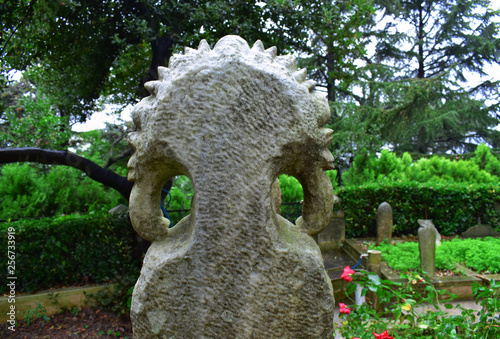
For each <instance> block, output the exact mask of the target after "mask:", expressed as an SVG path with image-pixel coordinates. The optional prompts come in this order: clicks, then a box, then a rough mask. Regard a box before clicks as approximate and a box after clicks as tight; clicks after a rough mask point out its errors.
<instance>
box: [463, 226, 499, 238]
mask: <svg viewBox="0 0 500 339" xmlns="http://www.w3.org/2000/svg"><path fill="white" fill-rule="evenodd" d="M498 236H500V232H498V231H495V229H494V228H493V227H491V226H490V225H476V226H473V227H469V229H468V230H467V231H465V232H464V233H462V237H464V238H484V237H498Z"/></svg>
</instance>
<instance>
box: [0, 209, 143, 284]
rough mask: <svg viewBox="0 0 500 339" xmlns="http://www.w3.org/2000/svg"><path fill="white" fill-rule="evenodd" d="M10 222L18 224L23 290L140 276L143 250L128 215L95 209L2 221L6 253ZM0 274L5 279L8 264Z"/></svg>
mask: <svg viewBox="0 0 500 339" xmlns="http://www.w3.org/2000/svg"><path fill="white" fill-rule="evenodd" d="M11 227H12V228H14V230H15V242H16V267H15V274H16V275H15V276H17V277H19V279H18V280H17V284H16V289H17V291H19V292H32V291H37V290H41V289H47V288H53V287H62V286H70V285H80V284H87V283H108V282H119V281H122V280H124V279H137V277H138V276H139V273H140V267H141V255H140V254H139V253H137V252H136V250H135V249H134V244H133V239H134V236H135V233H134V231H133V229H132V226H131V224H130V221H129V220H128V219H124V218H118V217H112V216H109V215H98V214H96V215H89V216H67V217H59V218H54V219H48V218H47V219H39V220H34V219H30V220H21V221H16V222H6V223H1V224H0V237H1V239H2V240H1V241H0V250H1V251H3V253H7V239H6V238H7V229H8V228H11ZM21 277H22V279H21ZM0 279H2V280H3V281H6V279H7V278H6V271H5V270H2V271H1V272H0ZM2 291H5V287H4V286H2V287H0V292H2Z"/></svg>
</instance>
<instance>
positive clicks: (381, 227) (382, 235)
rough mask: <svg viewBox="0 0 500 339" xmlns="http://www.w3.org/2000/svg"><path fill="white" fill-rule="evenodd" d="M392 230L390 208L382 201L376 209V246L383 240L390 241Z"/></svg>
mask: <svg viewBox="0 0 500 339" xmlns="http://www.w3.org/2000/svg"><path fill="white" fill-rule="evenodd" d="M392 228H393V219H392V207H391V205H389V204H388V203H387V202H385V201H384V202H383V203H381V204H380V205H379V206H378V208H377V242H376V245H377V246H378V245H380V243H381V242H383V241H384V240H387V241H388V242H389V243H390V242H391V241H392Z"/></svg>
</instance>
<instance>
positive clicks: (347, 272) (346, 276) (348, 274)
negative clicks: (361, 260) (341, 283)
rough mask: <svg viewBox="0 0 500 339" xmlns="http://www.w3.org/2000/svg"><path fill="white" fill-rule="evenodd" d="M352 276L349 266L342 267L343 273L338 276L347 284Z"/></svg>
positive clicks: (352, 272)
mask: <svg viewBox="0 0 500 339" xmlns="http://www.w3.org/2000/svg"><path fill="white" fill-rule="evenodd" d="M353 274H354V271H353V270H351V268H350V267H349V266H346V267H344V272H343V273H342V275H341V276H340V278H342V279H344V280H345V281H347V282H351V281H352V275H353Z"/></svg>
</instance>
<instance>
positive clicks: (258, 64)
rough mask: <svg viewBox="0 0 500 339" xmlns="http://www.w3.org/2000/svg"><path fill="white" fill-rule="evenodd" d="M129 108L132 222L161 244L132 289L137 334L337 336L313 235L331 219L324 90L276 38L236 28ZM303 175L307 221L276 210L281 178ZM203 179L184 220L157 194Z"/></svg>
mask: <svg viewBox="0 0 500 339" xmlns="http://www.w3.org/2000/svg"><path fill="white" fill-rule="evenodd" d="M158 73H159V80H158V81H152V82H148V83H146V85H145V87H146V88H147V89H148V90H149V91H150V93H151V96H149V97H147V98H145V99H143V100H142V101H141V102H140V103H139V104H138V105H137V106H136V107H135V108H134V111H133V113H132V118H133V120H134V123H135V125H136V126H137V131H136V132H134V133H132V134H131V135H130V139H129V140H130V143H131V145H132V147H133V148H134V151H135V153H134V154H133V156H132V157H131V158H130V161H129V164H128V167H129V174H128V178H129V180H131V181H133V182H134V187H133V190H132V193H131V196H130V218H131V220H132V224H133V226H134V228H135V229H136V231H137V232H138V233H139V234H140V235H141V236H142V237H143V238H145V239H147V240H149V241H151V242H152V244H151V247H150V248H149V250H148V253H147V255H146V257H145V259H144V264H143V267H142V270H141V275H140V278H139V280H138V281H137V284H136V286H135V289H134V293H133V298H132V307H131V318H132V324H133V328H134V336H135V337H137V338H277V337H279V338H331V337H332V335H333V315H334V299H333V291H332V286H331V282H330V280H329V278H328V276H327V274H326V272H325V268H324V264H323V261H322V257H321V253H320V250H319V248H318V245H317V244H316V243H315V242H314V240H313V237H312V236H313V235H316V234H318V233H319V232H320V231H322V230H323V229H324V228H325V227H326V225H327V224H328V222H329V221H330V219H331V217H332V204H333V201H332V200H333V194H332V186H331V183H330V180H329V179H328V177H327V176H326V174H325V172H324V170H326V169H330V168H332V160H333V158H332V155H331V153H330V152H329V151H328V148H327V146H328V144H329V143H330V141H331V136H332V133H333V132H332V131H331V130H329V129H326V128H322V126H323V125H324V124H325V123H326V122H327V121H328V119H329V117H330V113H329V107H328V103H327V101H326V99H324V97H323V96H322V95H320V94H317V93H315V92H314V91H313V89H314V86H315V83H314V82H313V81H308V80H306V71H305V69H302V70H297V68H296V64H295V59H294V58H293V57H292V56H289V55H284V56H277V55H276V48H274V47H273V48H269V49H264V47H263V45H262V43H261V42H260V41H257V42H256V43H255V44H254V45H253V47H252V48H250V47H249V46H248V44H247V43H246V41H245V40H243V39H241V38H240V37H237V36H227V37H225V38H223V39H221V40H220V41H219V42H218V43H217V44H216V45H215V47H214V48H213V49H210V47H209V45H208V44H207V43H206V42H205V41H202V42H201V43H200V45H199V48H198V49H191V48H186V50H185V52H184V54H183V55H174V56H172V58H171V59H170V63H169V67H168V68H164V67H160V68H159V69H158ZM282 173H286V174H289V175H293V176H295V177H296V178H297V179H298V180H299V181H300V183H301V184H302V187H303V189H304V204H303V213H302V217H301V218H299V219H297V221H296V224H295V225H294V224H292V223H290V222H288V221H287V220H285V219H284V218H282V217H281V216H280V215H278V214H277V213H276V212H275V208H274V206H273V204H274V203H275V202H274V201H273V198H272V195H273V194H272V185H273V182H275V179H276V178H277V177H278V175H280V174H282ZM181 174H182V175H186V176H188V177H189V178H190V179H191V180H192V183H193V188H194V197H193V201H192V205H191V214H190V215H189V216H187V217H186V218H184V219H183V220H181V221H180V222H179V223H178V224H177V225H176V226H175V227H172V228H169V222H168V220H167V219H165V218H163V216H162V213H161V211H160V191H161V188H162V186H163V184H164V183H165V182H166V181H167V180H168V179H170V178H171V177H173V176H175V175H181Z"/></svg>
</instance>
